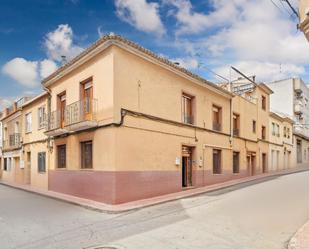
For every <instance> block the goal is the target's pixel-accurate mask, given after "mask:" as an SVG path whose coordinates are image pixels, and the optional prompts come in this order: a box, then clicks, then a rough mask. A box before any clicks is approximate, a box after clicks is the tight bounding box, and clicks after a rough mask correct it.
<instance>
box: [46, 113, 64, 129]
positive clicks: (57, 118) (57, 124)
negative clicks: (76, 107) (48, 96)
mask: <svg viewBox="0 0 309 249" xmlns="http://www.w3.org/2000/svg"><path fill="white" fill-rule="evenodd" d="M62 119H63V121H64V118H61V113H60V110H57V111H53V112H51V113H50V115H49V120H48V124H47V130H49V131H50V130H55V129H59V128H61V127H63V125H64V122H61V120H62Z"/></svg>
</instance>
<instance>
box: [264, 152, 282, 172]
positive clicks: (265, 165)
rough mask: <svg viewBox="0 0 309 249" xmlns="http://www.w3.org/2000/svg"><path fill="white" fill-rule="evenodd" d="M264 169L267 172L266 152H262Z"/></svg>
mask: <svg viewBox="0 0 309 249" xmlns="http://www.w3.org/2000/svg"><path fill="white" fill-rule="evenodd" d="M277 155H278V154H277ZM262 170H263V173H266V172H267V164H266V153H262Z"/></svg>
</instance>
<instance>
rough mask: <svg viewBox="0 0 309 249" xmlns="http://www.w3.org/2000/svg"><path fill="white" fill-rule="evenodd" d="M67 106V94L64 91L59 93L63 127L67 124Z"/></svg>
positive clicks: (60, 116)
mask: <svg viewBox="0 0 309 249" xmlns="http://www.w3.org/2000/svg"><path fill="white" fill-rule="evenodd" d="M65 106H66V94H65V93H62V94H61V95H58V110H59V112H60V113H59V120H60V127H61V128H63V127H64V126H65Z"/></svg>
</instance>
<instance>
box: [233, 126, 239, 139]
mask: <svg viewBox="0 0 309 249" xmlns="http://www.w3.org/2000/svg"><path fill="white" fill-rule="evenodd" d="M233 136H236V137H238V136H239V129H237V128H236V129H233Z"/></svg>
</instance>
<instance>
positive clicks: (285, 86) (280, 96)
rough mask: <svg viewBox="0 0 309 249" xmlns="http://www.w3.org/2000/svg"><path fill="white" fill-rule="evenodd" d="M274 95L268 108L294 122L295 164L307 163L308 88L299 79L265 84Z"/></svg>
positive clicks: (308, 143) (308, 139)
mask: <svg viewBox="0 0 309 249" xmlns="http://www.w3.org/2000/svg"><path fill="white" fill-rule="evenodd" d="M267 85H268V86H269V88H271V89H272V90H273V91H274V93H273V94H272V95H271V96H270V108H271V110H272V111H274V112H278V113H282V114H284V115H287V116H288V117H290V118H291V119H293V121H294V129H293V133H294V136H295V139H293V143H294V153H295V155H296V158H295V162H296V164H298V165H302V164H307V163H309V87H308V85H306V84H305V83H304V82H303V80H302V79H300V78H291V79H285V80H279V81H275V82H272V83H268V84H267Z"/></svg>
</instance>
